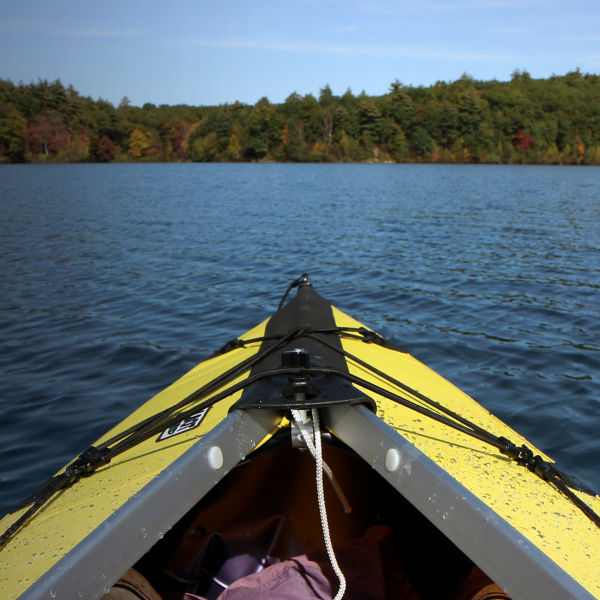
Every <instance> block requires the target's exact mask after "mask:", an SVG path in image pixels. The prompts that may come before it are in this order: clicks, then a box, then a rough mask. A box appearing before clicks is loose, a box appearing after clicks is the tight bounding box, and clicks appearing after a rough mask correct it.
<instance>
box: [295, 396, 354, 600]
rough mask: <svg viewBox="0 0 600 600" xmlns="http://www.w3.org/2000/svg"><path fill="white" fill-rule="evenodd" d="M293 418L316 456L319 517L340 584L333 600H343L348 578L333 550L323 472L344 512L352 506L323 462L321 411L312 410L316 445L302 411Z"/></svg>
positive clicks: (330, 560)
mask: <svg viewBox="0 0 600 600" xmlns="http://www.w3.org/2000/svg"><path fill="white" fill-rule="evenodd" d="M292 417H293V419H294V421H295V422H296V425H297V426H298V429H300V433H301V435H302V437H303V438H304V441H305V442H306V445H307V447H308V449H309V450H310V453H311V454H312V455H313V456H314V459H315V463H316V468H317V478H316V479H317V503H318V505H319V515H320V516H321V528H322V529H323V540H324V542H325V548H326V550H327V555H328V556H329V562H330V563H331V566H332V568H333V571H334V572H335V574H336V576H337V578H338V580H339V582H340V587H339V589H338V591H337V594H336V595H335V598H333V600H341V599H342V597H343V595H344V593H345V592H346V578H345V577H344V574H343V573H342V570H341V569H340V566H339V565H338V562H337V559H336V557H335V552H334V550H333V544H332V543H331V535H330V534H329V523H328V521H327V509H326V508H325V492H324V489H323V471H325V472H326V473H327V476H328V477H329V479H330V480H331V483H332V484H333V485H334V487H335V489H336V492H337V494H338V496H339V498H340V500H341V501H342V504H343V505H344V510H346V512H347V513H348V512H350V510H351V509H350V506H349V505H348V501H347V500H346V498H345V496H344V494H343V492H342V490H341V488H340V487H339V485H338V484H337V482H336V481H335V478H334V477H333V473H332V472H331V469H330V468H329V467H328V466H327V464H326V463H325V461H324V460H323V448H322V446H321V431H320V427H319V411H318V409H316V408H313V409H312V426H313V435H314V443H313V440H312V437H313V436H311V434H310V432H309V431H308V428H307V427H306V423H305V419H304V418H303V414H302V413H300V411H297V410H292Z"/></svg>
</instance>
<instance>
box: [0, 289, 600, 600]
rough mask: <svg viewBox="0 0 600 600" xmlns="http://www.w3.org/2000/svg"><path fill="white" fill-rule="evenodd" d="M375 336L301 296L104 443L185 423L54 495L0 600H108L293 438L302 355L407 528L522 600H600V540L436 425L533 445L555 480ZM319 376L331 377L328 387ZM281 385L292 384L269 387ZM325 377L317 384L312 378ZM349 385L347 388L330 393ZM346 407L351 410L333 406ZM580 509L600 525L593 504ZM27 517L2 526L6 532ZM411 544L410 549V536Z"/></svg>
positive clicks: (536, 488)
mask: <svg viewBox="0 0 600 600" xmlns="http://www.w3.org/2000/svg"><path fill="white" fill-rule="evenodd" d="M369 331H370V330H368V329H367V328H365V327H364V326H363V325H362V324H361V323H359V322H357V321H355V320H354V319H352V318H351V317H350V316H348V315H346V314H345V313H343V312H342V311H340V310H338V309H336V308H335V307H332V306H331V305H329V303H328V302H326V301H324V300H323V299H322V298H321V297H320V296H318V294H316V292H315V291H314V289H313V288H312V287H311V286H310V285H300V286H299V289H298V294H297V296H296V298H294V299H293V300H292V301H290V302H289V303H288V304H287V305H286V306H285V307H284V308H283V309H282V310H280V311H278V312H277V313H275V314H274V315H273V317H271V318H269V319H267V320H266V321H264V322H263V323H261V324H260V325H258V326H257V327H255V328H254V329H252V330H250V331H249V332H247V333H246V334H244V335H243V336H242V337H241V338H240V340H239V341H237V342H236V343H233V344H230V345H229V346H228V347H227V348H224V349H223V352H221V353H220V354H217V355H216V356H214V357H213V358H210V359H208V360H207V361H205V362H204V363H201V364H200V365H198V367H196V368H195V369H193V370H192V371H190V372H189V373H188V374H186V375H184V376H183V377H182V378H181V379H180V380H178V381H177V382H175V383H174V384H173V385H171V386H170V387H168V388H166V389H165V390H164V391H163V392H161V393H159V394H158V395H157V396H155V397H154V398H153V399H151V400H149V401H148V402H147V403H146V404H145V405H143V406H142V407H140V408H139V409H138V410H137V411H135V412H134V413H132V415H130V416H129V417H128V418H127V419H125V420H124V421H123V422H122V423H120V424H119V425H117V426H116V427H115V428H113V429H112V430H111V431H110V432H108V433H107V434H106V435H105V436H103V437H102V438H101V439H100V440H98V442H97V443H96V444H95V446H96V447H102V445H103V444H107V443H108V442H109V441H111V440H120V441H117V442H115V443H114V444H113V445H112V446H113V447H114V446H117V445H118V444H119V443H122V440H126V439H127V436H128V435H129V434H128V433H127V432H129V431H134V432H135V430H136V427H137V428H138V429H139V424H140V423H146V422H147V421H148V419H155V417H156V415H157V414H162V413H163V412H164V411H165V409H166V408H167V407H176V408H175V409H174V410H171V412H170V413H169V415H168V419H166V421H165V422H166V423H167V426H163V427H162V428H159V429H156V428H155V430H152V431H153V434H152V435H150V436H147V437H146V438H145V439H141V441H139V442H137V443H135V445H131V447H127V448H126V449H125V450H123V451H122V452H120V453H118V454H115V455H114V456H113V457H111V460H110V462H109V463H108V464H104V465H101V466H99V467H98V468H97V469H96V470H95V471H94V472H93V473H92V474H91V475H90V476H87V477H81V479H79V480H78V481H77V482H76V483H74V484H73V485H70V486H68V487H65V488H64V489H61V490H60V491H59V492H57V493H56V494H55V495H54V496H53V497H52V498H51V501H49V502H47V503H45V504H44V505H43V506H41V507H40V509H39V510H38V511H37V512H36V514H35V515H34V516H32V518H31V519H29V520H28V522H27V523H26V525H25V526H24V527H22V528H21V529H19V530H18V531H17V532H16V533H15V535H14V536H12V538H11V539H10V540H9V542H8V543H7V545H6V547H5V548H4V549H3V550H2V562H1V564H0V575H1V577H0V591H1V592H2V595H3V597H5V598H16V597H19V596H20V594H21V593H23V592H26V595H25V596H24V597H27V598H37V597H40V598H41V597H47V594H48V592H49V591H52V592H53V593H54V594H55V596H56V597H57V598H60V597H77V596H76V594H77V593H83V597H89V598H91V597H99V596H100V595H102V593H103V591H104V590H105V589H108V587H109V586H110V585H111V584H112V583H113V582H114V581H115V580H116V579H117V578H118V577H119V576H120V575H121V574H122V572H123V565H124V564H126V565H133V564H134V563H135V562H136V561H138V560H139V559H141V558H142V556H144V554H145V553H146V552H148V551H149V550H150V549H151V548H152V547H153V546H154V544H155V543H157V542H158V543H159V544H160V540H161V538H162V537H163V536H165V533H166V532H167V530H169V529H172V530H173V531H178V525H177V524H178V522H179V521H180V519H182V518H184V517H185V515H189V514H190V513H189V512H188V511H191V510H192V509H193V507H195V506H196V505H197V503H198V502H202V500H201V499H202V498H203V496H204V495H205V494H209V495H210V494H212V493H213V492H212V491H211V490H214V489H215V486H216V485H217V483H218V482H219V481H221V480H222V479H223V478H224V477H225V476H226V475H227V473H228V472H229V471H230V470H231V469H234V467H235V465H236V464H238V463H239V462H240V461H242V460H244V458H245V457H246V456H247V455H250V456H252V454H251V453H252V451H253V450H254V453H256V452H260V451H261V450H260V449H261V448H267V447H270V446H269V444H270V443H271V441H272V440H273V439H274V436H275V437H277V436H278V435H280V434H278V433H277V432H280V430H281V429H282V428H283V429H284V430H288V421H287V419H286V411H284V410H282V409H281V407H280V406H279V405H278V404H277V402H278V401H279V402H280V403H281V389H280V388H281V385H280V380H281V381H283V385H284V386H285V380H286V378H287V377H288V376H289V373H288V372H284V371H283V370H281V352H282V351H284V350H286V349H290V348H295V347H302V348H306V349H307V351H308V352H309V354H310V356H311V361H312V363H314V365H315V368H314V369H313V370H312V371H311V372H310V373H309V372H308V371H309V370H305V371H306V373H305V374H307V375H309V376H310V377H313V378H314V377H321V379H319V380H318V382H317V383H318V385H320V386H321V388H323V390H324V392H327V387H328V386H329V385H330V384H331V385H332V386H333V387H332V390H333V391H332V392H331V393H329V395H327V393H324V394H323V395H324V396H327V408H325V407H324V405H323V406H321V409H322V411H323V418H324V421H325V426H326V427H328V428H329V430H330V432H331V433H332V434H333V436H334V437H336V438H338V439H339V440H340V441H341V442H343V443H344V444H345V445H346V446H347V447H348V449H349V452H351V453H357V454H358V455H360V456H361V457H362V460H364V461H366V464H369V465H370V466H371V467H373V469H374V470H373V474H375V472H377V473H378V476H377V478H376V481H379V479H381V478H384V479H385V480H386V481H387V482H388V484H389V485H391V488H389V489H393V490H394V494H396V496H395V498H396V501H397V503H398V506H399V507H400V506H402V507H403V508H402V509H400V508H398V513H399V515H400V513H403V514H409V513H410V511H414V510H415V509H416V511H417V512H418V514H419V515H424V517H426V520H427V521H426V522H428V523H431V524H432V525H433V529H434V530H435V531H436V532H438V533H439V532H441V533H442V534H443V535H442V537H443V539H444V540H447V541H446V542H445V543H449V544H450V545H451V547H452V552H453V553H454V555H455V556H456V557H460V561H463V562H464V564H466V565H471V564H472V563H475V564H478V565H479V566H480V567H481V568H482V569H484V570H485V571H486V572H487V573H488V575H490V576H491V577H492V578H493V579H495V580H496V581H497V582H498V583H499V584H500V585H501V586H503V587H504V588H505V589H507V591H510V592H511V593H513V594H514V597H527V596H528V595H529V594H531V593H533V592H531V590H532V589H533V590H537V591H539V590H540V589H542V590H544V593H545V594H546V596H547V597H549V598H561V597H569V596H572V597H576V598H593V597H599V598H600V572H599V568H598V564H599V561H598V558H599V557H600V529H599V528H598V526H597V525H595V524H594V522H592V520H591V519H590V518H588V516H586V515H585V514H583V512H582V510H581V509H580V508H579V507H577V506H576V505H575V504H574V503H573V501H572V500H571V499H569V498H568V497H566V496H565V494H564V493H563V492H562V491H561V490H559V489H557V488H556V487H555V486H553V485H551V484H550V483H549V482H547V481H544V480H543V479H542V478H540V477H538V476H537V475H536V474H535V473H532V472H531V471H530V470H529V469H527V468H525V467H524V466H522V465H521V464H519V463H518V461H516V460H511V458H510V457H509V456H507V455H506V454H504V453H502V452H501V451H499V449H498V448H497V447H494V446H490V444H489V443H486V442H485V441H482V440H480V439H476V438H474V437H472V436H471V435H468V434H466V433H465V432H464V431H462V430H461V429H460V428H459V429H456V428H453V427H449V426H448V425H447V424H445V423H444V422H441V421H443V418H445V417H446V416H447V415H446V413H444V412H443V411H442V410H441V409H438V408H436V404H435V403H437V404H439V405H440V406H443V407H445V408H446V409H449V410H451V411H453V412H454V413H456V414H458V415H460V416H461V418H463V419H464V420H466V421H468V422H470V423H472V424H474V425H475V426H476V427H478V428H481V429H482V430H485V431H487V432H491V434H493V436H495V437H497V438H498V437H502V438H506V439H508V440H510V441H511V442H512V443H513V444H515V446H517V447H520V446H521V445H526V446H527V447H528V448H530V449H531V450H532V451H533V452H534V453H535V454H536V455H538V456H540V457H541V459H542V460H543V461H545V462H548V463H549V464H551V462H550V460H549V459H548V457H546V456H545V455H544V454H543V453H542V452H540V451H539V450H537V449H535V448H534V447H533V446H532V445H531V444H529V443H528V442H527V440H525V439H524V438H523V437H521V436H520V435H518V434H517V433H516V432H514V431H513V430H512V429H510V428H509V427H508V426H507V425H505V424H504V423H502V422H501V421H500V420H498V419H497V418H495V417H494V416H493V415H491V414H490V413H489V412H488V411H487V410H485V409H484V408H483V407H482V406H480V405H479V404H478V403H477V402H475V401H474V400H473V399H471V398H470V397H469V396H467V395H466V394H464V393H463V392H462V391H460V390H459V389H458V388H456V387H455V386H453V385H452V384H450V383H449V382H448V381H446V380H445V379H444V378H442V377H441V376H440V375H438V374H436V373H435V372H433V371H431V370H430V369H429V368H428V367H426V366H425V365H423V364H422V363H420V362H419V361H418V360H416V359H415V358H413V357H411V356H410V355H408V354H406V353H404V352H401V351H399V350H398V349H397V348H394V347H393V346H391V345H389V344H387V343H383V342H382V340H381V339H378V338H377V336H375V335H371V334H369ZM277 340H279V341H277ZM282 340H283V341H282ZM278 344H279V345H278ZM269 348H275V350H272V351H267V350H268V349H269ZM373 366H375V368H372V367H373ZM246 367H247V368H246ZM325 368H327V369H329V370H330V372H329V371H328V372H327V374H323V373H325ZM278 369H279V371H280V372H281V373H284V375H286V376H281V375H279V376H278V375H272V376H268V377H267V376H266V375H265V374H267V373H269V372H272V371H277V370H278ZM319 369H321V371H322V373H321V375H317V374H316V373H314V372H313V371H318V370H319ZM288 371H289V370H288ZM290 372H291V371H290ZM336 373H337V375H335V374H336ZM340 379H342V380H343V385H342V384H339V383H336V384H335V385H333V383H332V382H333V380H335V381H336V382H337V381H338V380H340ZM248 381H252V385H246V382H248ZM215 382H216V383H215ZM238 384H240V386H238ZM400 384H401V385H400ZM232 389H233V390H235V391H233V392H231V393H227V391H231V390H232ZM203 390H205V393H199V391H203ZM206 390H207V391H206ZM224 390H226V391H224ZM277 390H279V392H277ZM220 395H222V396H223V397H222V399H220V400H219V401H218V402H216V403H214V404H211V405H210V406H208V405H206V403H207V402H209V401H210V399H211V398H213V399H214V398H217V397H220ZM344 395H346V396H348V397H349V396H352V399H353V402H358V405H356V406H348V405H347V404H346V403H344V402H343V401H339V402H338V400H340V398H341V397H342V396H344ZM275 396H278V397H279V400H277V398H276V397H275ZM343 399H344V398H341V400H343ZM395 399H396V400H398V399H400V400H402V401H403V402H404V404H402V403H399V402H398V401H396V400H395ZM263 400H264V405H262V404H261V403H262V402H263ZM427 400H433V401H434V404H431V403H429V402H427ZM314 402H315V403H317V404H318V403H319V398H318V396H317V398H315V400H314ZM361 402H362V403H361ZM236 403H239V404H236ZM234 405H235V406H243V407H244V409H243V410H238V409H235V408H234ZM415 406H416V407H420V408H421V409H423V411H421V412H419V411H417V410H415ZM427 411H429V412H430V413H431V412H433V413H436V414H438V415H439V416H440V417H441V419H440V420H436V419H433V418H431V416H428V412H427ZM161 422H162V421H158V424H159V425H160V423H161ZM367 432H368V434H367ZM120 436H121V437H120ZM109 446H110V444H109ZM257 448H258V450H256V449H257ZM355 458H356V457H355ZM334 471H335V469H334ZM63 472H64V471H63ZM238 472H239V468H237V469H234V471H233V472H232V473H231V475H230V476H229V477H230V478H233V476H234V474H236V473H238ZM336 475H337V474H336ZM278 479H279V478H278ZM233 481H235V479H233ZM276 483H278V482H273V484H274V485H275V484H276ZM388 484H386V485H388ZM231 485H233V484H231ZM350 487H352V486H351V485H350ZM386 489H388V488H387V487H386ZM398 492H399V494H398ZM308 493H311V492H308ZM386 493H387V492H386ZM572 493H573V494H574V495H575V496H576V497H577V498H580V499H582V500H583V501H584V502H585V503H586V505H587V506H588V507H590V508H591V510H593V511H595V513H596V514H599V513H600V500H599V499H598V497H597V496H595V495H593V494H589V493H585V492H581V491H577V490H575V491H573V492H572ZM387 497H389V496H387ZM207 498H208V496H207ZM370 499H371V501H372V502H374V503H375V502H377V501H378V499H377V498H376V497H373V496H371V497H370ZM407 501H408V503H407ZM359 502H360V500H359ZM328 504H329V506H332V505H335V504H336V499H335V498H333V499H331V500H330V501H329V502H328ZM405 505H406V506H412V507H414V508H411V509H408V508H404V507H405ZM26 510H27V506H25V507H24V508H21V509H19V510H17V511H16V512H13V513H11V514H9V515H7V516H6V517H5V518H4V519H3V520H2V522H1V524H0V531H4V530H6V529H7V528H8V527H10V525H11V524H13V523H14V522H15V521H16V520H17V519H18V518H19V517H20V516H21V515H22V514H24V512H25V511H26ZM407 511H408V512H407ZM150 515H151V518H150ZM420 527H421V528H422V529H423V531H425V529H426V528H427V527H426V526H425V525H423V524H421V525H420ZM350 530H351V529H350ZM336 531H338V530H337V529H336V523H335V522H334V523H333V524H332V532H333V535H339V531H344V528H343V527H342V528H341V529H340V530H339V531H338V533H337V534H336ZM415 535H417V534H415ZM436 535H437V533H436ZM410 540H411V543H413V544H414V543H416V542H415V536H414V535H413V536H411V538H410ZM448 540H449V541H448ZM153 552H155V551H153ZM142 560H143V559H142ZM457 560H458V559H457ZM471 561H472V562H471ZM533 574H535V577H533V576H532V575H533ZM532 581H533V583H532ZM69 594H70V595H69ZM73 594H75V595H73ZM93 594H95V596H94V595H93Z"/></svg>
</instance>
